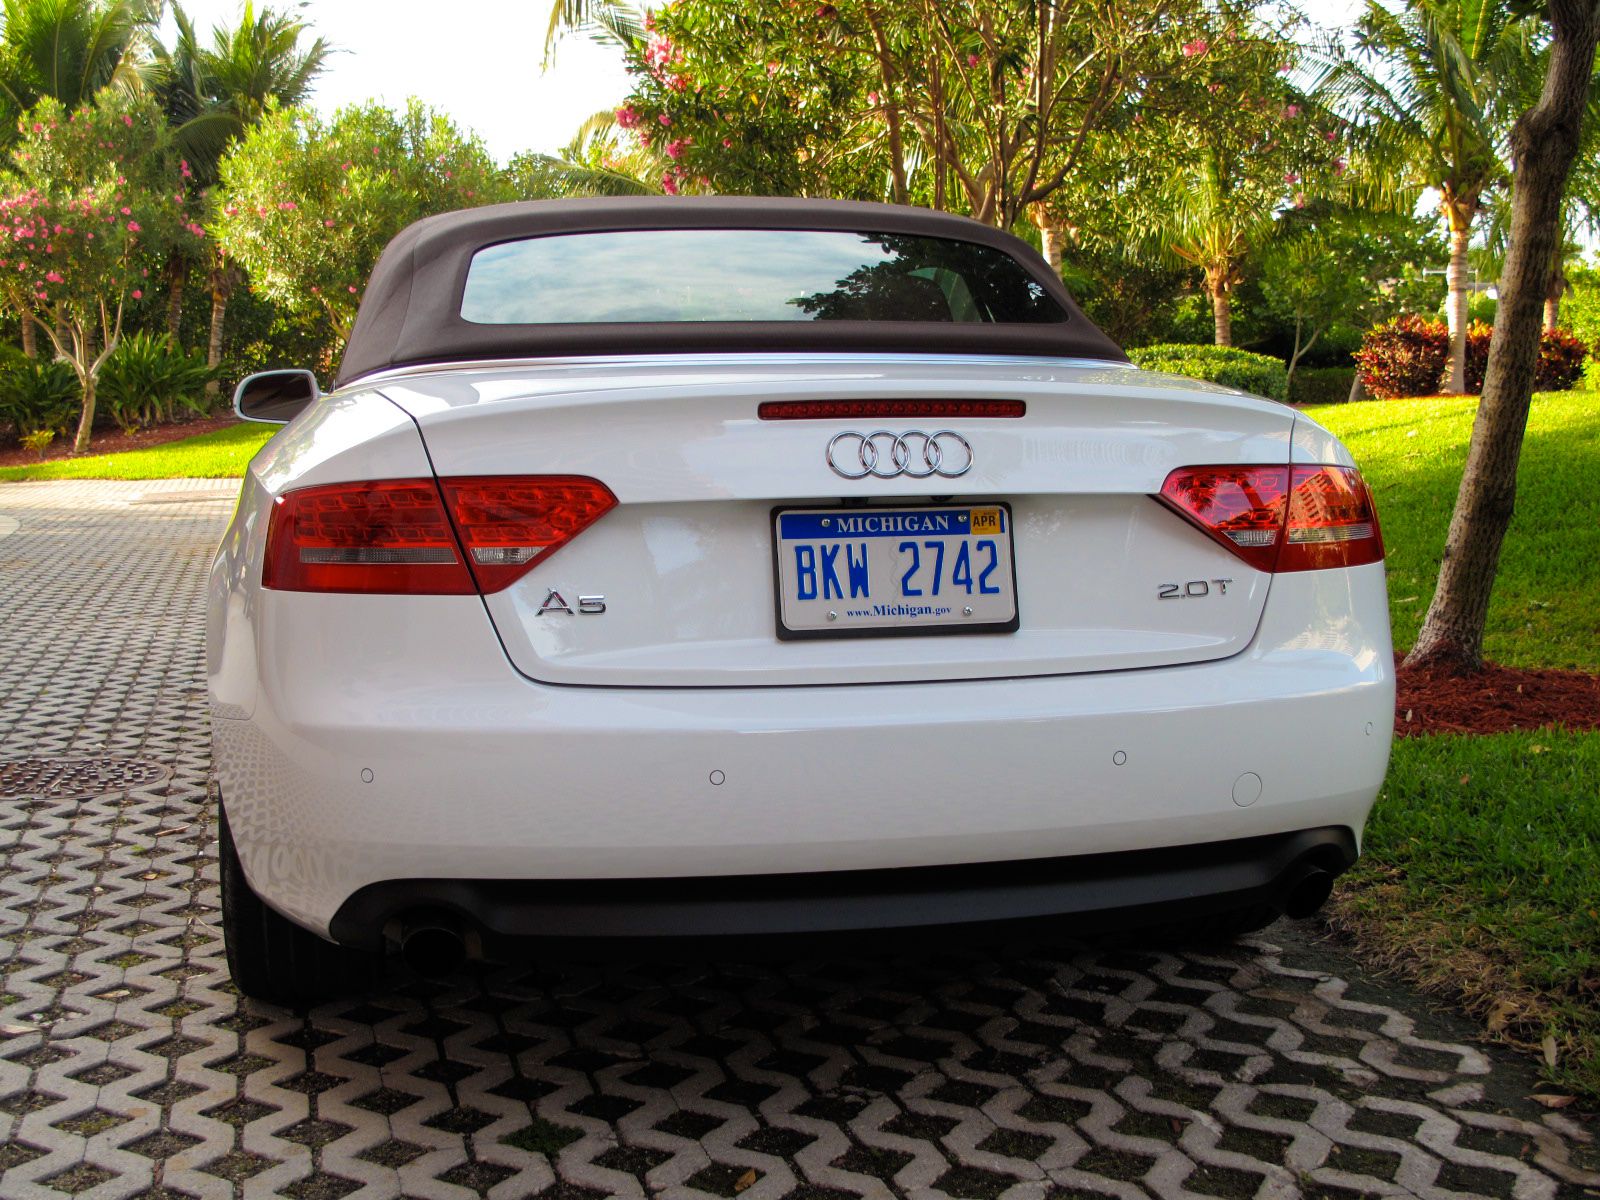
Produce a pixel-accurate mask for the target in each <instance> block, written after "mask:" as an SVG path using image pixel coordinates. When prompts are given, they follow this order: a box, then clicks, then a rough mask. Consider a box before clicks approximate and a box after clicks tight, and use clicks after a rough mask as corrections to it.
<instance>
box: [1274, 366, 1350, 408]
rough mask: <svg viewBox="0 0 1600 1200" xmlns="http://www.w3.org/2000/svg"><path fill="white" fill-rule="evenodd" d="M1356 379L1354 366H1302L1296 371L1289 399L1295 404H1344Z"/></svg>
mask: <svg viewBox="0 0 1600 1200" xmlns="http://www.w3.org/2000/svg"><path fill="white" fill-rule="evenodd" d="M1355 380H1356V369H1355V368H1354V367H1301V368H1300V369H1299V370H1298V371H1296V372H1295V373H1294V380H1293V382H1292V383H1291V384H1290V388H1291V390H1290V393H1289V399H1290V401H1291V402H1293V403H1295V404H1343V403H1344V402H1345V401H1346V400H1348V399H1350V385H1351V384H1353V383H1354V382H1355Z"/></svg>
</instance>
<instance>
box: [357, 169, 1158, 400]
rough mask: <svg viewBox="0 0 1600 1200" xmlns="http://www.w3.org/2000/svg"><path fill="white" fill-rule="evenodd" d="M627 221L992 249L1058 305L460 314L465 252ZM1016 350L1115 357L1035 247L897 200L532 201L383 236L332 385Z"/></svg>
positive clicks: (468, 258) (643, 225)
mask: <svg viewBox="0 0 1600 1200" xmlns="http://www.w3.org/2000/svg"><path fill="white" fill-rule="evenodd" d="M632 229H652V230H654V229H806V230H843V231H848V232H863V233H901V234H909V235H919V236H922V237H936V238H947V239H951V240H955V241H964V242H976V243H979V244H981V245H986V246H992V247H994V248H996V249H998V250H1001V251H1003V252H1005V253H1006V254H1008V255H1010V256H1011V257H1012V258H1014V259H1016V260H1017V261H1018V262H1019V263H1020V264H1021V265H1022V267H1023V269H1024V270H1025V271H1026V272H1027V273H1028V274H1029V276H1031V277H1032V278H1034V279H1036V280H1037V281H1038V282H1039V283H1040V284H1041V285H1042V286H1043V287H1044V288H1045V290H1046V291H1047V292H1048V293H1049V294H1050V295H1051V296H1052V297H1053V298H1054V299H1055V300H1056V301H1057V303H1059V304H1060V305H1061V307H1062V308H1063V309H1065V310H1066V312H1067V316H1068V319H1067V320H1066V321H1063V322H1055V323H1047V324H987V323H977V322H954V323H943V322H942V323H937V324H936V323H932V322H917V321H826V322H818V321H804V322H781V321H768V322H754V321H748V322H733V321H722V322H719V321H706V322H693V323H690V322H673V323H664V322H663V323H630V324H621V323H608V324H540V325H484V324H476V323H474V322H471V321H466V320H463V319H462V317H461V296H462V291H463V288H464V287H465V285H466V279H467V268H468V266H469V265H470V264H471V262H472V256H473V254H474V253H476V252H477V251H479V250H481V249H483V248H484V247H485V246H492V245H495V244H497V243H500V242H508V241H515V240H518V239H521V238H531V237H545V236H549V235H552V234H566V233H598V232H607V231H617V230H632ZM785 350H814V351H828V350H834V351H863V352H884V353H894V352H911V353H920V354H1021V355H1043V356H1049V357H1068V358H1104V359H1112V360H1115V361H1118V362H1122V361H1125V360H1126V355H1124V354H1123V352H1122V350H1121V349H1120V348H1119V347H1118V346H1117V345H1116V343H1115V342H1113V341H1112V340H1111V339H1110V338H1108V337H1107V336H1106V335H1105V334H1104V333H1102V332H1101V331H1100V330H1099V329H1098V328H1097V327H1096V326H1095V325H1094V324H1093V323H1092V322H1091V321H1090V320H1089V319H1088V318H1087V317H1085V316H1084V315H1083V313H1082V312H1081V311H1080V310H1079V308H1078V306H1077V304H1076V303H1074V302H1073V299H1072V297H1071V295H1070V294H1069V293H1068V292H1067V289H1066V288H1065V287H1064V286H1063V285H1062V283H1061V279H1060V277H1059V276H1057V274H1056V273H1055V272H1054V271H1052V270H1051V269H1050V267H1049V264H1047V263H1046V262H1045V261H1044V259H1043V258H1041V257H1040V255H1039V253H1038V251H1036V250H1034V249H1033V248H1032V247H1031V246H1029V245H1028V244H1027V243H1026V242H1024V241H1022V240H1021V239H1019V238H1015V237H1012V236H1011V235H1010V234H1008V233H1003V232H1001V231H1000V230H997V229H993V228H991V227H990V226H988V225H982V224H979V223H978V222H976V221H972V220H968V219H967V218H966V217H957V216H952V215H951V214H949V213H942V212H935V211H933V210H931V209H925V208H909V207H905V206H902V205H894V204H862V203H858V202H854V201H845V200H793V199H780V198H768V197H746V196H737V197H735V196H704V197H702V196H681V197H670V196H648V197H628V198H615V199H613V198H595V199H586V200H536V201H532V202H528V203H522V204H497V205H490V206H487V207H484V208H471V209H463V210H461V211H458V212H448V213H440V214H439V215H438V216H434V217H427V218H425V219H423V220H421V221H418V222H416V224H414V225H410V226H408V227H407V228H406V229H404V230H402V231H401V232H400V233H399V235H398V236H396V237H395V239H394V240H393V241H392V242H390V243H389V245H388V247H387V248H386V249H385V250H384V252H383V255H382V257H380V258H379V259H378V265H377V266H376V267H374V268H373V271H372V279H371V280H370V281H369V283H368V285H367V291H366V295H365V296H364V297H363V298H362V301H361V311H360V312H359V313H358V314H357V316H356V323H355V327H354V328H353V329H352V330H351V333H350V341H349V344H348V345H347V346H346V347H345V353H344V361H343V362H342V363H340V366H339V377H338V382H339V383H340V384H344V383H348V382H350V381H351V380H353V379H357V378H359V377H360V376H362V375H367V374H370V373H371V372H373V371H381V370H384V369H385V368H388V367H394V366H402V365H408V364H413V363H432V362H448V361H460V360H463V359H492V358H544V357H556V356H573V355H579V356H581V355H602V354H641V353H675V352H706V351H711V352H716V351H746V352H758V351H785Z"/></svg>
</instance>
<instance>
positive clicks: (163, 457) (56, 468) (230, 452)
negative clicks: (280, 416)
mask: <svg viewBox="0 0 1600 1200" xmlns="http://www.w3.org/2000/svg"><path fill="white" fill-rule="evenodd" d="M277 431H278V426H276V425H256V424H249V425H229V426H228V427H227V428H225V429H214V430H212V431H211V432H210V433H202V434H199V435H198V436H196V437H190V438H183V439H182V440H180V441H176V442H165V443H163V444H162V445H159V446H151V447H149V448H147V449H144V450H129V451H127V452H126V453H123V454H97V455H93V456H90V457H86V458H63V459H56V460H53V461H51V462H42V463H34V464H30V465H27V466H21V467H0V481H4V480H8V479H237V478H239V476H241V475H243V474H244V468H245V464H246V463H248V462H249V461H250V460H251V458H253V457H254V456H255V452H256V451H257V450H259V449H261V447H262V446H263V445H264V444H265V443H266V440H267V439H268V438H270V437H271V436H272V435H273V434H274V433H276V432H277Z"/></svg>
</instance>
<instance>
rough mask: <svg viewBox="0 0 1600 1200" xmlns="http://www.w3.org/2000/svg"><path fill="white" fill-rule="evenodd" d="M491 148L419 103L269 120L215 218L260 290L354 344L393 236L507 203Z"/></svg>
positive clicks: (244, 144)
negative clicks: (317, 315)
mask: <svg viewBox="0 0 1600 1200" xmlns="http://www.w3.org/2000/svg"><path fill="white" fill-rule="evenodd" d="M508 198H509V193H508V191H507V185H506V183H505V181H504V179H503V177H502V176H501V174H500V173H499V172H498V171H497V170H496V169H495V166H494V162H493V160H491V159H490V157H489V155H488V152H487V151H486V150H485V149H484V147H483V144H482V143H481V142H480V141H479V140H478V139H477V138H476V137H474V136H472V135H471V134H468V133H464V132H463V131H462V130H460V129H459V128H458V127H457V126H456V125H455V124H454V123H452V122H451V121H450V119H449V118H448V117H446V116H444V115H443V114H442V113H438V112H435V111H433V110H431V109H428V108H426V107H425V106H423V105H422V104H421V103H420V102H418V101H415V100H413V101H412V102H411V104H410V105H409V106H408V107H407V109H406V110H405V111H404V112H395V111H394V110H392V109H388V108H385V107H383V106H382V105H379V104H367V105H363V106H360V107H355V108H347V109H344V110H342V111H340V112H339V113H337V114H335V116H334V117H333V119H332V120H331V121H324V120H323V119H321V118H319V117H316V116H314V115H312V114H310V113H307V112H304V111H302V110H298V109H283V110H278V111H273V112H269V113H268V114H267V116H266V117H264V118H263V119H262V121H261V122H260V123H259V124H257V125H256V126H255V127H254V128H252V129H251V130H250V132H249V133H248V134H247V135H246V136H245V138H244V139H243V141H241V142H239V143H238V144H236V145H235V147H234V148H233V150H232V152H231V153H230V154H229V155H228V157H227V158H226V159H224V160H223V163H222V185H221V187H220V188H218V189H216V193H215V195H214V197H213V201H212V203H213V206H214V207H213V219H214V221H215V224H216V229H217V235H218V237H219V239H220V241H221V246H222V249H223V251H224V252H225V253H226V254H227V255H228V256H229V257H230V258H231V259H232V260H233V261H234V262H236V263H238V264H239V265H240V266H242V267H244V269H245V270H246V271H248V272H249V274H250V284H251V287H252V288H253V289H254V290H255V291H256V292H258V293H259V294H261V295H264V296H265V297H267V299H269V300H271V301H272V302H273V303H275V304H279V305H282V306H283V308H284V309H286V310H287V311H289V312H294V313H306V312H323V313H325V314H326V315H327V317H328V319H329V320H330V321H331V323H332V325H333V328H334V330H335V331H336V332H337V334H338V336H339V338H340V339H341V340H342V339H344V338H346V337H348V336H349V333H350V326H351V325H352V324H353V323H354V321H355V316H356V309H357V308H358V307H360V304H361V293H362V290H363V289H364V288H365V287H366V284H367V277H368V276H369V275H370V274H371V273H372V268H373V265H374V264H375V263H376V262H377V261H378V255H379V254H380V253H382V251H383V248H384V246H386V245H387V244H388V242H389V240H390V239H391V238H393V237H394V235H395V234H397V233H399V232H400V231H401V230H402V229H404V228H405V227H406V226H407V225H409V224H411V222H413V221H416V220H420V219H421V218H422V217H426V216H429V215H431V214H433V213H438V212H445V211H447V210H450V209H456V208H471V207H473V206H474V205H479V204H492V203H495V202H497V201H500V200H503V199H508Z"/></svg>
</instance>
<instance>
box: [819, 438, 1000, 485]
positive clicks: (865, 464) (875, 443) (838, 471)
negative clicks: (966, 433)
mask: <svg viewBox="0 0 1600 1200" xmlns="http://www.w3.org/2000/svg"><path fill="white" fill-rule="evenodd" d="M828 465H829V466H830V467H832V468H833V473H834V474H835V475H842V476H843V477H844V478H846V479H865V478H866V477H867V476H868V475H872V476H875V477H876V478H878V479H893V478H894V477H895V476H896V475H904V476H906V477H907V478H910V479H926V478H928V477H929V476H930V475H942V476H943V477H944V478H946V479H954V478H955V477H956V476H957V475H965V474H966V473H967V472H968V471H969V470H971V469H972V443H970V442H968V441H967V439H966V438H964V437H962V436H961V435H960V434H959V433H957V432H956V431H955V430H954V429H941V430H939V431H938V432H936V433H924V432H922V430H920V429H912V430H908V431H907V432H905V433H891V432H890V431H889V430H887V429H878V430H874V431H873V432H872V433H856V432H854V431H851V432H849V433H839V434H835V435H834V437H833V440H832V441H831V442H829V443H828Z"/></svg>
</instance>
